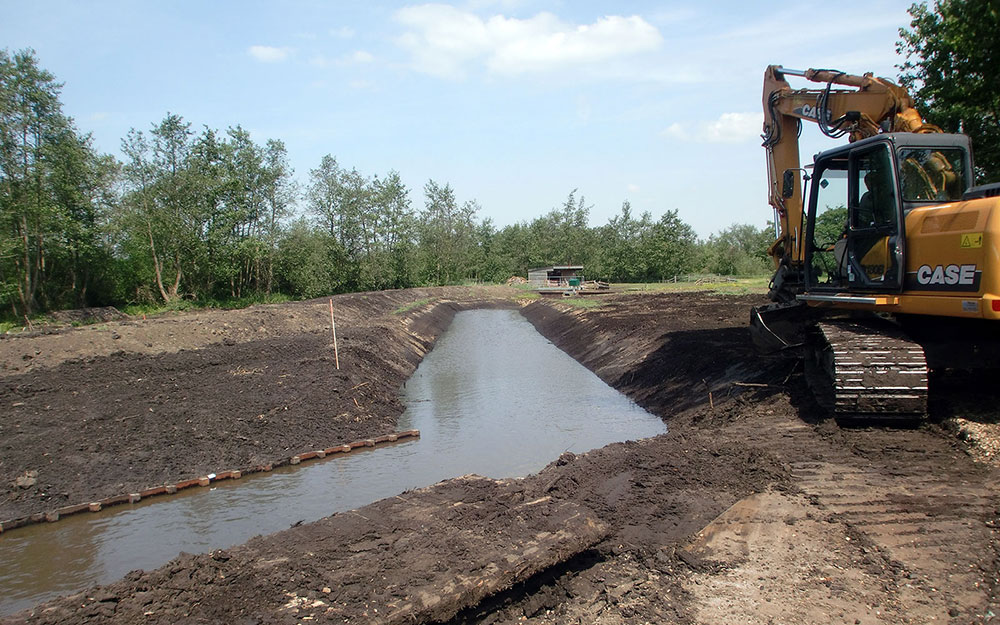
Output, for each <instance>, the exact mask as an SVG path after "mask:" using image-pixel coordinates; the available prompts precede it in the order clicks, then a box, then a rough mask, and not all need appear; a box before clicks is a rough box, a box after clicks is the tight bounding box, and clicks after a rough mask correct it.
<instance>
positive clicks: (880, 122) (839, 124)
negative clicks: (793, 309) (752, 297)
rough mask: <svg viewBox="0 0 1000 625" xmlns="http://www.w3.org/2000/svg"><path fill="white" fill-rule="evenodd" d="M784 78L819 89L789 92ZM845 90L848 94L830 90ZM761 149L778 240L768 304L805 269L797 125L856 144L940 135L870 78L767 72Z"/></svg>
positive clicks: (789, 290)
mask: <svg viewBox="0 0 1000 625" xmlns="http://www.w3.org/2000/svg"><path fill="white" fill-rule="evenodd" d="M786 76H799V77H802V78H805V79H807V80H809V81H812V82H816V83H826V87H825V88H820V89H792V88H791V86H790V85H789V84H788V81H787V80H786V79H785V77H786ZM834 86H837V87H846V88H836V89H835V88H834ZM763 105H764V134H763V135H762V136H763V139H764V148H765V149H766V150H767V179H768V195H769V198H768V199H769V203H770V204H771V206H772V207H773V208H774V210H775V213H776V220H777V225H778V228H779V234H778V238H777V239H776V240H775V242H774V243H773V244H772V245H771V247H770V248H769V249H768V254H769V255H770V256H771V258H772V259H773V260H774V265H775V269H776V273H775V280H774V282H775V283H774V284H772V297H773V298H775V299H776V300H778V301H783V300H787V299H788V298H789V297H788V296H791V297H794V292H795V291H796V290H797V286H796V285H799V284H801V275H802V269H803V265H804V263H805V244H804V241H805V234H804V232H803V225H804V224H803V202H804V200H803V190H802V176H800V175H796V172H798V171H800V167H801V166H800V164H799V131H800V129H801V124H802V120H806V121H809V122H812V123H815V124H817V125H818V126H819V128H820V130H821V131H822V132H823V134H824V135H826V136H828V137H831V138H838V137H841V136H844V135H848V136H849V138H850V140H851V141H852V142H853V141H857V140H859V139H863V138H865V137H871V136H873V135H876V134H879V133H883V132H918V133H927V132H941V129H940V128H938V127H937V126H934V125H932V124H925V123H924V122H923V120H922V118H921V116H920V113H919V112H918V111H917V110H916V109H915V108H914V107H913V100H912V98H910V96H909V94H908V93H907V92H906V90H905V89H903V88H902V87H899V86H898V85H896V84H894V83H892V82H891V81H889V80H886V79H884V78H876V77H874V76H872V75H871V74H870V73H869V74H865V75H863V76H854V75H851V74H846V73H844V72H840V71H836V70H826V69H809V70H805V71H799V70H792V69H786V68H783V67H782V66H780V65H771V66H769V67H768V68H767V70H766V71H765V73H764V94H763Z"/></svg>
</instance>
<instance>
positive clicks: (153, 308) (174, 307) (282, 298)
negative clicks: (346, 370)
mask: <svg viewBox="0 0 1000 625" xmlns="http://www.w3.org/2000/svg"><path fill="white" fill-rule="evenodd" d="M294 299H295V298H293V297H290V296H288V295H284V294H281V293H272V294H271V295H253V296H249V297H236V298H231V299H221V300H220V299H214V298H213V299H206V300H190V299H178V300H174V301H173V302H170V303H169V304H162V303H159V304H129V305H128V306H125V307H124V308H122V309H121V311H122V312H123V313H125V314H127V315H131V316H133V317H139V316H142V315H157V314H162V313H170V312H185V311H190V310H203V309H207V308H217V309H222V310H238V309H240V308H248V307H250V306H256V305H258V304H281V303H283V302H291V301H294Z"/></svg>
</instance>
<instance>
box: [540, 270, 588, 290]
mask: <svg viewBox="0 0 1000 625" xmlns="http://www.w3.org/2000/svg"><path fill="white" fill-rule="evenodd" d="M528 284H530V285H531V286H533V287H534V288H536V289H568V288H573V289H576V288H579V287H580V285H582V284H583V265H557V266H553V267H539V268H538V269H529V270H528Z"/></svg>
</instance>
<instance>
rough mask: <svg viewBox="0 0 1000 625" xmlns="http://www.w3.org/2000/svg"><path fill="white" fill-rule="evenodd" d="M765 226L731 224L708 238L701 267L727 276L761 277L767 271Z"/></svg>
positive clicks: (768, 235)
mask: <svg viewBox="0 0 1000 625" xmlns="http://www.w3.org/2000/svg"><path fill="white" fill-rule="evenodd" d="M771 239H772V233H771V231H770V230H769V229H768V228H756V227H754V226H751V225H749V224H734V225H732V226H729V227H728V228H726V229H725V230H722V231H721V232H719V233H717V234H713V235H712V236H710V237H709V238H708V241H707V242H706V243H705V245H704V250H703V253H704V259H703V264H704V269H705V270H706V271H710V272H712V273H718V274H722V275H729V276H761V275H767V274H768V273H769V272H770V269H769V265H768V256H767V247H768V245H769V244H770V243H771Z"/></svg>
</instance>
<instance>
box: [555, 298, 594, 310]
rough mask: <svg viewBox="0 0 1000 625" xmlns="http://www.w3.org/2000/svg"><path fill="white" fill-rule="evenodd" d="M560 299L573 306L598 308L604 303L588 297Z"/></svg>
mask: <svg viewBox="0 0 1000 625" xmlns="http://www.w3.org/2000/svg"><path fill="white" fill-rule="evenodd" d="M560 301H561V302H562V303H564V304H569V305H570V306H573V307H574V308H600V307H601V306H603V305H604V302H601V301H598V300H596V299H590V298H589V297H564V298H562V300H560Z"/></svg>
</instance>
